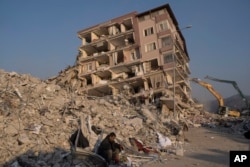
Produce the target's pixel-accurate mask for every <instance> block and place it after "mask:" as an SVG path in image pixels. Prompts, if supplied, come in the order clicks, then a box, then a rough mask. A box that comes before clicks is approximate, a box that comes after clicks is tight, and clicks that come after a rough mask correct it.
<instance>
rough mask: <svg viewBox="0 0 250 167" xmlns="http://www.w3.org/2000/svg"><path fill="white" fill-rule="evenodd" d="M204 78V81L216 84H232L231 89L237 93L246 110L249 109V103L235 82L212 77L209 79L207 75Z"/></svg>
mask: <svg viewBox="0 0 250 167" xmlns="http://www.w3.org/2000/svg"><path fill="white" fill-rule="evenodd" d="M205 78H206V79H210V80H213V81H217V82H224V83H229V84H232V85H233V87H234V88H235V89H236V90H237V91H238V93H239V95H240V96H241V98H242V100H243V101H244V102H245V104H246V107H247V109H249V108H250V105H249V102H248V100H247V98H246V96H245V95H244V94H243V93H242V91H241V90H240V88H239V86H238V84H237V82H236V81H230V80H224V79H218V78H214V77H211V76H208V75H207V76H206V77H205Z"/></svg>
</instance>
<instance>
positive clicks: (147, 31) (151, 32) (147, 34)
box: [144, 27, 154, 37]
mask: <svg viewBox="0 0 250 167" xmlns="http://www.w3.org/2000/svg"><path fill="white" fill-rule="evenodd" d="M152 34H154V29H153V27H150V28H147V29H145V30H144V36H145V37H146V36H149V35H152Z"/></svg>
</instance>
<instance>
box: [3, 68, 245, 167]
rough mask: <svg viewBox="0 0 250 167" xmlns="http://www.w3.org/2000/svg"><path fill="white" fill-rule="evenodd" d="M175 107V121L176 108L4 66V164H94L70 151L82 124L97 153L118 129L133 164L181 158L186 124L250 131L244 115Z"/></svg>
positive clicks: (91, 149)
mask: <svg viewBox="0 0 250 167" xmlns="http://www.w3.org/2000/svg"><path fill="white" fill-rule="evenodd" d="M157 105H158V104H157ZM182 106H184V107H182ZM187 106H188V107H187ZM197 106H199V104H197ZM176 107H178V108H179V110H178V113H177V114H178V117H177V119H174V117H173V115H174V114H173V111H172V110H171V109H170V108H167V106H166V105H163V104H162V105H160V107H159V106H156V105H155V103H148V104H140V105H139V106H138V105H134V103H131V102H130V101H129V100H128V99H127V98H126V96H124V95H123V94H119V95H117V96H104V97H94V96H88V95H85V94H78V93H77V92H75V91H72V90H71V89H69V88H64V87H62V86H59V85H56V84H54V83H51V82H49V81H43V80H40V79H37V78H35V77H32V76H30V75H26V74H22V75H21V74H17V73H15V72H11V73H8V72H5V71H3V70H0V129H1V133H0V138H1V140H0V152H1V157H0V164H3V165H4V166H12V167H19V166H27V167H31V166H32V167H34V166H37V167H41V166H64V167H82V166H91V164H92V165H93V163H94V162H93V157H94V156H93V155H92V154H91V156H86V157H85V159H79V158H76V157H74V155H73V154H72V150H71V148H72V147H71V145H70V143H69V138H70V136H71V135H72V133H74V132H75V131H76V130H77V129H78V128H81V129H82V132H83V134H84V136H85V137H86V138H87V139H88V140H89V144H90V146H89V147H87V148H86V149H85V151H88V152H89V153H90V152H91V153H93V154H94V151H95V150H96V147H97V146H98V144H99V143H100V141H101V140H102V139H103V138H104V137H105V136H106V134H108V133H110V132H115V133H116V134H117V139H118V141H119V143H122V144H123V146H124V151H125V153H126V156H127V158H128V159H129V162H128V163H129V164H133V166H141V165H142V164H144V163H146V162H149V161H154V160H156V159H158V160H159V158H160V157H162V156H167V155H168V154H170V153H171V152H175V153H176V155H180V156H183V149H184V148H183V147H182V145H178V147H177V146H176V143H178V144H179V143H181V142H182V144H183V141H181V140H180V138H181V136H183V132H184V129H183V127H184V124H185V125H188V126H191V127H200V126H207V127H210V128H214V127H217V126H224V127H229V128H230V129H231V133H240V132H242V133H243V132H244V131H246V130H249V129H250V122H249V120H244V118H242V120H240V121H238V122H237V120H239V119H236V118H229V117H228V118H221V117H219V116H218V115H216V114H211V113H207V112H205V111H203V110H202V109H201V107H196V104H194V103H187V104H185V105H178V106H176ZM163 108H164V109H163ZM219 118H220V119H219ZM129 138H136V139H138V140H140V141H142V143H143V144H144V145H145V146H147V149H149V148H150V149H152V150H154V151H155V154H147V153H145V152H143V151H138V150H137V149H135V148H134V147H133V146H132V145H131V143H130V141H129ZM159 141H160V148H159ZM164 142H165V143H164ZM166 150H172V151H166ZM174 150H175V151H174ZM91 157H92V158H91ZM91 159H92V160H91Z"/></svg>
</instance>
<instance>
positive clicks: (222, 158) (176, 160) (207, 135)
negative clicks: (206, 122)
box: [143, 128, 250, 167]
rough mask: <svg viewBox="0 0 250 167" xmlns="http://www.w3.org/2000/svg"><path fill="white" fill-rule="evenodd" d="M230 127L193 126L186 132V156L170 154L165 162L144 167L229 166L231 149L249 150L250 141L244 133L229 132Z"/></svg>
mask: <svg viewBox="0 0 250 167" xmlns="http://www.w3.org/2000/svg"><path fill="white" fill-rule="evenodd" d="M225 131H229V129H223V130H222V129H220V130H218V129H216V128H191V129H189V131H188V133H187V134H186V136H187V138H188V140H189V141H190V142H189V143H185V145H184V156H176V155H173V154H168V155H166V156H165V158H167V160H165V161H164V163H160V162H154V163H152V162H151V163H148V164H145V165H144V166H143V167H152V166H155V167H165V166H171V167H196V166H200V167H228V166H229V151H230V150H241V151H245V150H249V143H250V141H249V140H247V139H245V138H244V137H243V136H242V135H238V134H232V133H227V132H225Z"/></svg>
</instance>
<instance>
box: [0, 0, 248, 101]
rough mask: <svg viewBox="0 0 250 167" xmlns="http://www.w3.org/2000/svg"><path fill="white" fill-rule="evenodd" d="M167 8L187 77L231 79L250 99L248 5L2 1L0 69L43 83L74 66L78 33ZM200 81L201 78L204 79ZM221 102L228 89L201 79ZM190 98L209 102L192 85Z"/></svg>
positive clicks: (178, 0)
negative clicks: (185, 56)
mask: <svg viewBox="0 0 250 167" xmlns="http://www.w3.org/2000/svg"><path fill="white" fill-rule="evenodd" d="M166 3H169V4H170V6H171V8H172V10H173V12H174V14H175V16H176V18H177V20H178V22H179V27H180V28H181V27H185V26H187V25H190V24H191V25H192V26H193V27H192V28H191V29H186V30H183V35H184V37H185V39H186V43H187V49H188V52H189V56H190V69H191V72H192V74H191V76H190V77H198V78H201V79H204V77H205V76H206V75H211V76H214V77H217V78H221V79H228V80H235V81H237V82H238V85H239V87H240V88H241V89H242V91H243V92H244V93H245V94H247V95H250V1H249V0H169V1H167V0H1V1H0V68H1V69H4V70H6V71H9V72H10V71H16V72H18V73H29V74H31V75H33V76H35V77H39V78H41V79H46V78H48V77H52V76H56V75H57V74H58V72H59V71H61V70H63V69H65V68H66V67H67V66H68V65H73V64H74V62H75V59H76V55H77V53H78V47H79V46H80V45H81V41H80V39H78V37H77V32H78V31H80V30H82V29H84V28H87V27H89V26H92V25H95V24H98V23H101V22H105V21H108V20H110V19H112V18H115V17H117V16H121V15H123V14H126V13H129V12H132V11H137V12H144V11H146V10H148V9H151V8H154V7H158V6H160V5H163V4H166ZM204 80H205V79H204ZM205 81H207V82H210V83H212V84H213V86H214V87H215V89H217V91H219V92H220V93H221V94H222V95H223V96H224V97H229V96H231V95H234V94H237V92H236V90H235V89H234V88H233V87H232V85H229V84H224V83H217V82H214V81H209V80H205ZM192 89H193V94H194V97H195V98H199V99H200V100H204V99H206V98H212V99H214V97H213V96H212V95H211V94H210V93H209V92H208V91H207V90H206V89H204V88H202V87H201V86H199V85H195V84H192Z"/></svg>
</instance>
